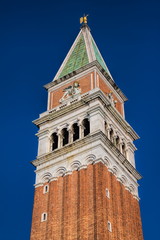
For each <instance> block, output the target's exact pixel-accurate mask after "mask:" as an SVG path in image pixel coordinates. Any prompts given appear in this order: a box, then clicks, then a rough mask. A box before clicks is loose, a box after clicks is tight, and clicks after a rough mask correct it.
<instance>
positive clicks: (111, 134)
mask: <svg viewBox="0 0 160 240" xmlns="http://www.w3.org/2000/svg"><path fill="white" fill-rule="evenodd" d="M113 136H114V132H113V129H112V128H111V130H110V140H111V142H113Z"/></svg>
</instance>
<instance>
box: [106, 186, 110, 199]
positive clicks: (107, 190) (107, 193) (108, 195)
mask: <svg viewBox="0 0 160 240" xmlns="http://www.w3.org/2000/svg"><path fill="white" fill-rule="evenodd" d="M106 196H107V198H110V192H109V189H108V188H106Z"/></svg>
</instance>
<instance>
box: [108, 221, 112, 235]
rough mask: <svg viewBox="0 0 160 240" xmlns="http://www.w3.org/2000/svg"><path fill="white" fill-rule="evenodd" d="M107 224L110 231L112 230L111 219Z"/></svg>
mask: <svg viewBox="0 0 160 240" xmlns="http://www.w3.org/2000/svg"><path fill="white" fill-rule="evenodd" d="M107 226H108V231H109V232H112V225H111V223H110V222H109V221H108V223H107Z"/></svg>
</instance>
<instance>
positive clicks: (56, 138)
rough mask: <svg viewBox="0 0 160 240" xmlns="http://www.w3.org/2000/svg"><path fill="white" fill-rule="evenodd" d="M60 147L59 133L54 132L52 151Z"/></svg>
mask: <svg viewBox="0 0 160 240" xmlns="http://www.w3.org/2000/svg"><path fill="white" fill-rule="evenodd" d="M56 148H58V135H57V133H53V134H52V151H54V150H55V149H56Z"/></svg>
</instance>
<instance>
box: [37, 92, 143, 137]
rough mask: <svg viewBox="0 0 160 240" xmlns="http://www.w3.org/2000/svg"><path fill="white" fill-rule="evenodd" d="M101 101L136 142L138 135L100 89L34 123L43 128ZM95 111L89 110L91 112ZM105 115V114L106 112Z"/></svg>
mask: <svg viewBox="0 0 160 240" xmlns="http://www.w3.org/2000/svg"><path fill="white" fill-rule="evenodd" d="M95 100H99V101H100V102H101V103H102V104H103V107H104V108H105V109H106V110H107V111H109V112H110V114H111V115H112V116H113V118H114V120H115V121H116V122H117V123H118V124H120V126H121V127H122V128H123V129H124V131H125V132H126V133H127V134H128V135H129V136H130V137H131V138H132V139H133V140H136V139H138V138H139V136H138V135H137V133H136V132H135V131H134V130H133V128H132V127H131V126H130V125H129V124H128V123H127V121H126V120H124V119H123V117H122V116H121V115H120V113H119V112H118V111H117V110H116V109H115V108H114V107H113V106H111V104H110V102H109V101H108V99H107V98H106V96H105V94H104V93H103V92H102V91H101V90H100V89H94V90H92V91H90V92H89V94H87V95H84V96H83V95H82V96H81V99H80V100H79V101H77V102H74V103H73V104H70V105H68V106H66V107H64V108H63V109H59V108H57V110H56V111H53V112H52V111H51V112H48V114H46V115H45V116H42V117H40V118H38V119H36V120H34V121H33V123H34V124H35V125H37V126H41V125H42V124H45V123H46V122H49V121H53V120H54V119H56V118H58V117H62V116H64V115H65V114H68V113H69V112H73V111H75V110H76V109H78V108H80V107H83V106H85V105H86V104H89V103H90V102H92V101H95ZM92 110H93V109H91V108H90V109H89V111H90V112H91V111H92ZM101 112H104V110H103V108H102V107H101ZM104 114H105V112H104Z"/></svg>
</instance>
